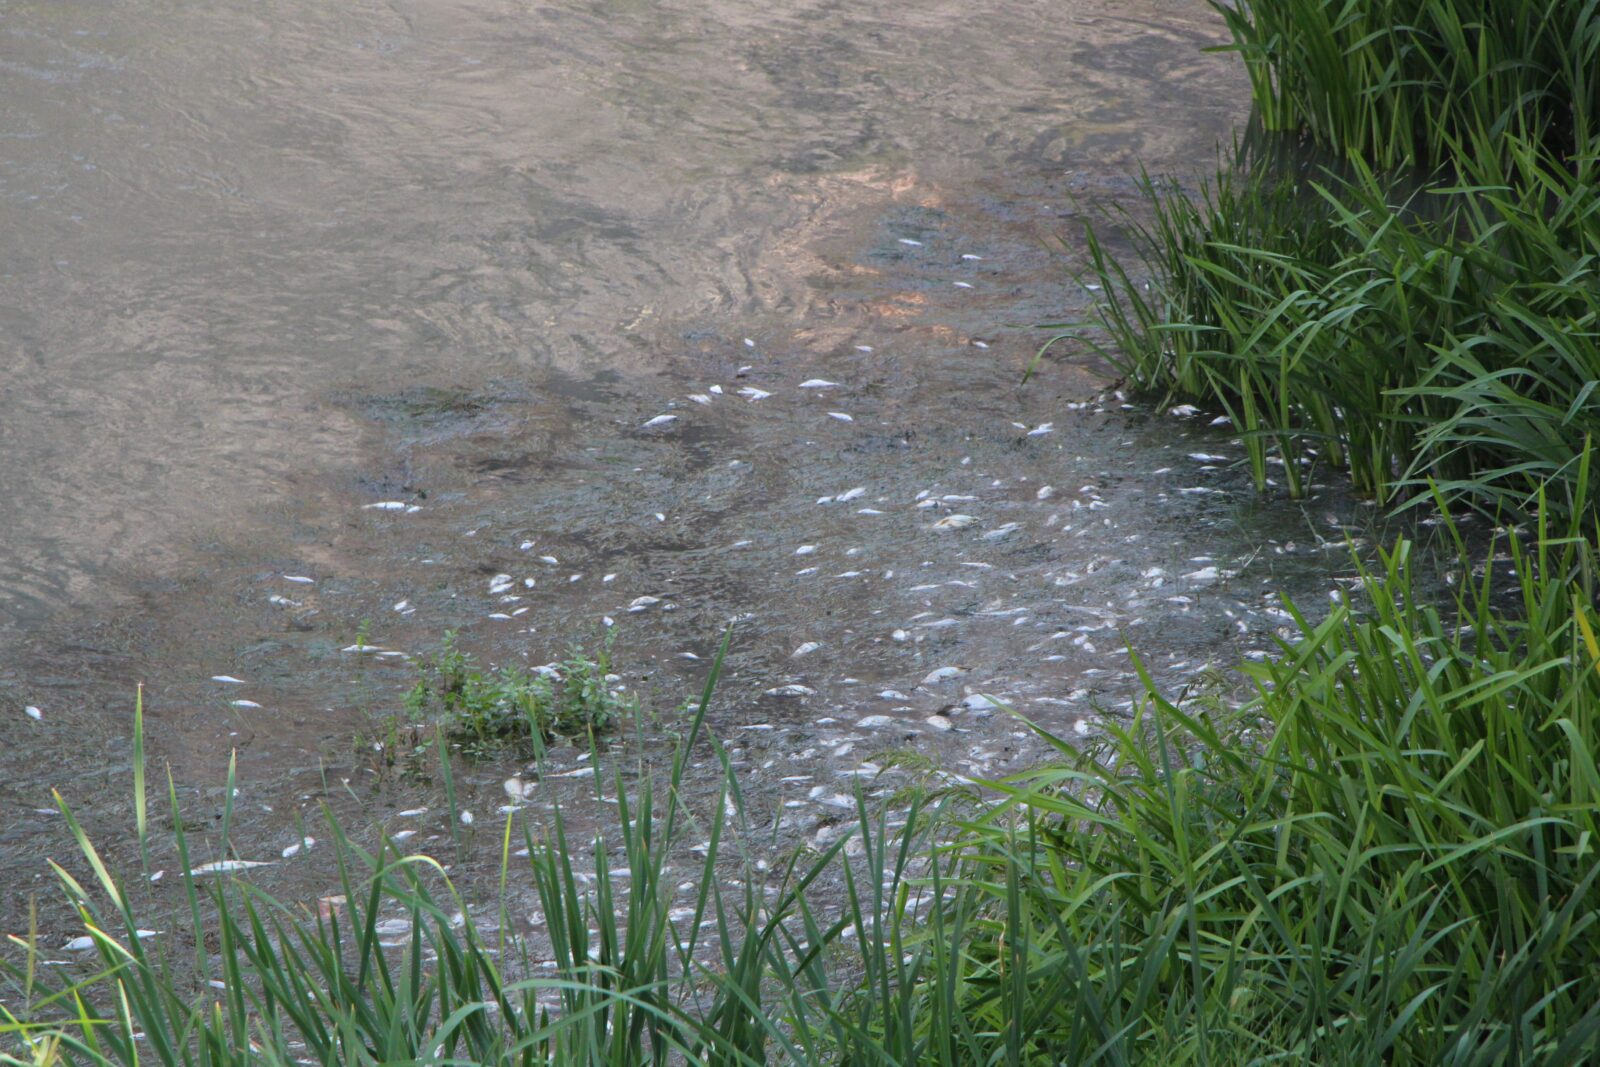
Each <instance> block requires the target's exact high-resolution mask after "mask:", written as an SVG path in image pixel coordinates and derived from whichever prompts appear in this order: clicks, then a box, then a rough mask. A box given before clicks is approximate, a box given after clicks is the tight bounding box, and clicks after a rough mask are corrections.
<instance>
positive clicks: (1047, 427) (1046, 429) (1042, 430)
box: [1028, 422, 1056, 437]
mask: <svg viewBox="0 0 1600 1067" xmlns="http://www.w3.org/2000/svg"><path fill="white" fill-rule="evenodd" d="M1055 428H1056V424H1055V423H1053V422H1041V423H1040V424H1039V425H1037V426H1035V427H1034V428H1033V429H1031V430H1029V431H1028V436H1029V437H1038V436H1040V435H1041V434H1047V433H1050V432H1051V431H1052V430H1054V429H1055Z"/></svg>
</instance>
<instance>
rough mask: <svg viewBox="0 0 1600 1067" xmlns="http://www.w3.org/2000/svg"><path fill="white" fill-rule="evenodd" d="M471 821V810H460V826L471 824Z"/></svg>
mask: <svg viewBox="0 0 1600 1067" xmlns="http://www.w3.org/2000/svg"><path fill="white" fill-rule="evenodd" d="M472 823H473V817H472V812H470V811H464V812H462V813H461V825H462V826H471V825H472Z"/></svg>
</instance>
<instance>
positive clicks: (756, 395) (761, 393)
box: [739, 385, 772, 401]
mask: <svg viewBox="0 0 1600 1067" xmlns="http://www.w3.org/2000/svg"><path fill="white" fill-rule="evenodd" d="M739 395H740V396H744V397H749V398H750V399H751V400H752V401H755V400H765V399H766V398H767V397H769V396H771V395H772V394H771V393H769V392H767V391H766V390H765V389H757V388H756V387H755V386H753V385H747V386H745V387H744V388H743V389H740V390H739Z"/></svg>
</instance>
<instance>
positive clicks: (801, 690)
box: [766, 685, 817, 697]
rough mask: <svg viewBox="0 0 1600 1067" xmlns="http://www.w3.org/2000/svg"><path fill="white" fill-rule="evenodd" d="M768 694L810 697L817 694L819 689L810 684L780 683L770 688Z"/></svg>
mask: <svg viewBox="0 0 1600 1067" xmlns="http://www.w3.org/2000/svg"><path fill="white" fill-rule="evenodd" d="M766 695H767V696H769V697H809V696H816V695H817V691H816V690H815V689H812V688H811V687H810V686H809V685H780V686H776V687H774V688H772V689H768V690H767V693H766Z"/></svg>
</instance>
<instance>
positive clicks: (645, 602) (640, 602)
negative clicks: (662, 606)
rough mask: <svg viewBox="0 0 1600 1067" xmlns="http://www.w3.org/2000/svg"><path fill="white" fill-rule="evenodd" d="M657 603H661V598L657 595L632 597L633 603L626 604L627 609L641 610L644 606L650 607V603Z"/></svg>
mask: <svg viewBox="0 0 1600 1067" xmlns="http://www.w3.org/2000/svg"><path fill="white" fill-rule="evenodd" d="M659 603H661V598H660V597H658V596H642V597H636V598H635V599H634V601H633V603H631V604H629V605H628V610H629V611H643V610H645V609H646V608H648V607H651V606H652V605H655V604H659Z"/></svg>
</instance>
